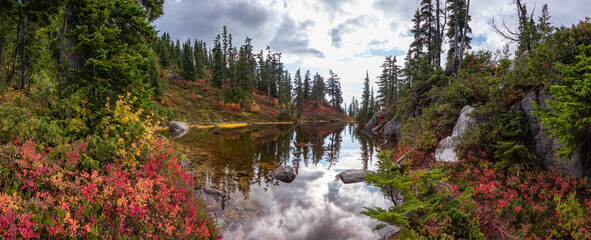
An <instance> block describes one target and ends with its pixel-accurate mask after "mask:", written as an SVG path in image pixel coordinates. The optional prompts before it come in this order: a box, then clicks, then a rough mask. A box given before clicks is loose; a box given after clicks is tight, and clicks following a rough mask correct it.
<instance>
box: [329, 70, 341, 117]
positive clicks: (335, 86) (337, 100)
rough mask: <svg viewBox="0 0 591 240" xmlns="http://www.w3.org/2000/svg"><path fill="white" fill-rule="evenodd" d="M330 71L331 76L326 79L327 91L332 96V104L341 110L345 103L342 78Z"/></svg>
mask: <svg viewBox="0 0 591 240" xmlns="http://www.w3.org/2000/svg"><path fill="white" fill-rule="evenodd" d="M328 73H329V75H330V77H328V79H327V80H326V93H328V95H329V96H330V105H331V106H332V107H333V108H336V109H339V110H340V109H341V104H342V103H343V96H342V95H343V94H342V91H341V82H340V78H339V76H338V75H337V74H335V73H334V72H333V71H332V70H329V71H328Z"/></svg>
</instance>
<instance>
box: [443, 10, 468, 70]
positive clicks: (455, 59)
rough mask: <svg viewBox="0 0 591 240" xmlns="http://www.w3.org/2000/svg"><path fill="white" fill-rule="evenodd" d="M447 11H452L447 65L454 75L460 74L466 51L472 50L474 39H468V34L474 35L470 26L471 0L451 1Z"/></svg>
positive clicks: (448, 32)
mask: <svg viewBox="0 0 591 240" xmlns="http://www.w3.org/2000/svg"><path fill="white" fill-rule="evenodd" d="M466 1H467V2H466ZM447 9H448V11H450V21H449V22H448V24H449V30H448V31H447V37H448V38H449V50H448V52H447V58H448V61H447V65H448V68H450V69H451V70H452V72H453V73H458V71H459V70H460V68H461V64H462V58H463V54H464V51H466V50H468V49H471V48H472V47H471V46H470V42H471V41H472V38H470V37H468V34H469V33H472V29H471V28H470V26H469V25H468V23H469V22H470V20H471V19H472V17H471V16H470V14H469V10H470V0H453V1H449V5H448V7H447Z"/></svg>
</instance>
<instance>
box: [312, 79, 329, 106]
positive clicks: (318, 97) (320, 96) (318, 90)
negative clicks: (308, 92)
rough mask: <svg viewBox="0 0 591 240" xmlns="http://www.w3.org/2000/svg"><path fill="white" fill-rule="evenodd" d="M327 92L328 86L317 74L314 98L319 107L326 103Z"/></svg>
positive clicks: (313, 90) (313, 87) (313, 92)
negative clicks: (325, 95)
mask: <svg viewBox="0 0 591 240" xmlns="http://www.w3.org/2000/svg"><path fill="white" fill-rule="evenodd" d="M325 91H326V86H325V84H324V78H323V77H322V76H320V74H318V73H316V75H314V85H313V86H312V98H313V100H314V102H315V103H316V106H317V107H319V106H320V105H322V103H323V102H324V94H325Z"/></svg>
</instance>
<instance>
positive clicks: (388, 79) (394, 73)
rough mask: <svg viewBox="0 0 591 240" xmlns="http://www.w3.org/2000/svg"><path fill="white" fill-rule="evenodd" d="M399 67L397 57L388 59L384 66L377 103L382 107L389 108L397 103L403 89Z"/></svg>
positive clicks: (379, 82) (378, 83)
mask: <svg viewBox="0 0 591 240" xmlns="http://www.w3.org/2000/svg"><path fill="white" fill-rule="evenodd" d="M399 71H400V70H399V69H398V66H397V65H396V56H394V57H391V56H389V57H386V59H385V60H384V63H383V64H382V75H380V77H379V81H378V82H377V85H378V95H377V97H376V98H377V100H376V101H377V103H378V105H380V106H381V107H388V106H389V105H391V104H393V103H397V102H398V99H399V95H400V90H401V89H402V87H403V86H402V84H401V82H400V79H399V78H398V74H399Z"/></svg>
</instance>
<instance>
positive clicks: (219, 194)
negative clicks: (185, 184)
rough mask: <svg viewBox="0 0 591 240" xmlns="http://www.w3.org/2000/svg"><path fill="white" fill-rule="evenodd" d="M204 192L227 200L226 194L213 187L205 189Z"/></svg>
mask: <svg viewBox="0 0 591 240" xmlns="http://www.w3.org/2000/svg"><path fill="white" fill-rule="evenodd" d="M203 192H204V193H206V194H208V195H211V196H213V197H218V198H225V197H226V196H227V195H226V193H224V192H222V191H220V190H218V189H215V188H212V187H204V188H203Z"/></svg>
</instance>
